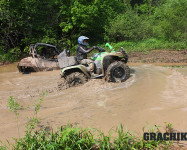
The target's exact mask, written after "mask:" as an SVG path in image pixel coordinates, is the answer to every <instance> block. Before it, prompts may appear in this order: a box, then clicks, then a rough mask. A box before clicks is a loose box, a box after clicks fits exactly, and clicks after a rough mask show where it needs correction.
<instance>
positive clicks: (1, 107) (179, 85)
mask: <svg viewBox="0 0 187 150" xmlns="http://www.w3.org/2000/svg"><path fill="white" fill-rule="evenodd" d="M7 67H8V66H7ZM130 68H131V77H130V78H129V79H128V80H127V81H126V82H124V83H107V82H105V81H104V80H102V79H93V80H90V81H89V82H88V83H86V84H84V85H82V86H79V87H73V88H69V89H66V90H61V91H59V90H58V88H57V82H58V81H59V78H60V76H59V73H60V71H59V70H58V71H50V72H38V73H31V74H21V73H19V72H18V71H16V70H14V69H13V70H11V71H0V72H1V73H0V140H2V141H5V140H6V139H8V140H10V141H11V140H12V138H13V137H18V131H17V122H16V119H15V115H14V113H13V112H10V111H9V110H8V109H7V102H8V99H9V96H13V97H15V98H16V99H17V101H18V102H19V103H21V105H23V106H25V107H26V106H28V105H29V106H30V107H29V108H27V109H25V110H21V111H20V112H19V113H20V116H19V121H18V125H19V130H20V136H21V137H23V136H24V131H25V129H26V128H25V124H26V123H27V122H28V118H27V117H29V116H32V115H33V112H34V111H33V104H34V102H35V101H36V100H37V99H38V98H39V95H40V94H41V93H42V92H44V91H48V95H47V96H45V97H44V101H43V103H42V107H41V109H40V111H39V117H40V122H41V123H40V125H41V126H42V125H44V126H49V127H52V128H53V129H56V128H57V127H60V126H61V125H65V124H67V123H68V122H69V123H73V124H78V125H80V126H82V127H84V128H85V127H92V128H98V129H101V130H103V131H104V132H105V133H107V132H108V131H109V130H110V129H115V128H116V127H117V126H118V125H119V124H120V123H122V124H123V125H124V126H125V127H126V128H127V130H132V131H136V132H137V133H142V132H143V131H142V129H143V127H144V126H147V123H148V124H149V125H150V126H153V125H154V124H156V125H159V126H164V122H168V123H172V124H173V126H174V128H175V129H177V130H178V131H183V132H187V126H186V125H187V119H186V113H187V67H186V66H185V67H181V68H167V67H161V66H154V65H151V64H148V65H146V64H138V65H135V64H134V65H133V64H130ZM1 69H2V67H1V68H0V70H1Z"/></svg>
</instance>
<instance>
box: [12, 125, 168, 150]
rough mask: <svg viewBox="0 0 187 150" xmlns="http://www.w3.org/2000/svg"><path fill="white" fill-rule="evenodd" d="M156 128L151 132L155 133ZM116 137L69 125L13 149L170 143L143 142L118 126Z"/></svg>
mask: <svg viewBox="0 0 187 150" xmlns="http://www.w3.org/2000/svg"><path fill="white" fill-rule="evenodd" d="M157 129H158V127H157V126H156V127H153V129H151V131H152V132H153V131H154V132H156V131H157ZM114 133H115V134H117V136H112V135H111V134H109V135H104V133H103V132H101V131H99V130H97V129H90V128H87V129H82V128H80V127H73V126H71V125H69V124H67V125H66V126H62V127H60V129H59V130H57V131H55V132H53V131H51V132H47V131H46V130H45V129H44V130H40V131H38V132H34V133H32V134H26V135H25V137H24V138H22V139H19V140H17V141H16V144H15V145H14V149H15V150H16V149H23V150H26V149H156V148H165V149H166V148H169V146H170V145H171V143H170V142H166V141H144V140H143V139H141V138H138V137H136V136H135V135H133V134H132V133H130V132H129V131H124V129H123V126H122V125H121V124H120V126H119V127H118V128H117V129H116V131H115V132H114Z"/></svg>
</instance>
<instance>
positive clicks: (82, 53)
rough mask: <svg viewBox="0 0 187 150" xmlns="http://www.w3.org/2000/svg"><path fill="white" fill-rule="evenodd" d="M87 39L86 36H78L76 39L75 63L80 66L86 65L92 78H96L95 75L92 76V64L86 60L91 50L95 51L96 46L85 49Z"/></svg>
mask: <svg viewBox="0 0 187 150" xmlns="http://www.w3.org/2000/svg"><path fill="white" fill-rule="evenodd" d="M88 40H89V38H88V37H86V36H80V37H79V38H78V44H79V45H78V47H77V61H78V62H79V63H80V64H83V65H88V70H89V71H90V72H91V76H92V77H97V76H98V75H97V74H94V62H93V61H92V60H91V59H87V54H88V53H90V52H91V51H92V50H94V49H97V46H93V47H92V48H87V46H88Z"/></svg>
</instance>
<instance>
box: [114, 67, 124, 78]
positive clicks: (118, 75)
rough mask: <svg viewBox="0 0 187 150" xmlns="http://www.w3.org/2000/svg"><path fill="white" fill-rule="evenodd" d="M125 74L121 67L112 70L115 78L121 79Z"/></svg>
mask: <svg viewBox="0 0 187 150" xmlns="http://www.w3.org/2000/svg"><path fill="white" fill-rule="evenodd" d="M124 74H125V70H124V69H123V68H122V67H117V68H115V69H114V70H113V76H114V77H115V78H122V77H123V76H124Z"/></svg>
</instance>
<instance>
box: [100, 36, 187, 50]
mask: <svg viewBox="0 0 187 150" xmlns="http://www.w3.org/2000/svg"><path fill="white" fill-rule="evenodd" d="M111 45H112V46H113V47H114V48H115V49H116V50H117V49H119V48H120V47H124V48H125V50H127V51H128V52H149V51H150V50H154V49H165V50H177V51H180V50H184V49H187V44H186V43H185V42H175V41H166V40H161V39H155V38H151V39H147V40H142V41H122V42H119V43H111ZM103 46H104V45H103Z"/></svg>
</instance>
